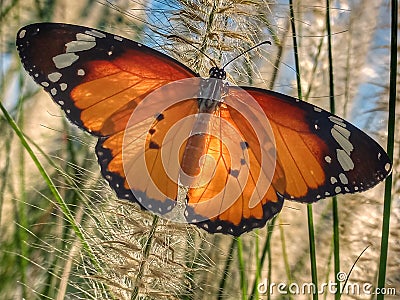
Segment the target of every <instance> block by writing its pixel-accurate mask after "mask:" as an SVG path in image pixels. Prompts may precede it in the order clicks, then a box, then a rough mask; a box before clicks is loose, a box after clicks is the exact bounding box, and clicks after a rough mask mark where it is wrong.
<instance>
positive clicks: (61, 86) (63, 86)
mask: <svg viewBox="0 0 400 300" xmlns="http://www.w3.org/2000/svg"><path fill="white" fill-rule="evenodd" d="M67 87H68V85H67V84H66V83H64V82H63V83H60V89H61V91H62V92H64V91H65V90H66V89H67Z"/></svg>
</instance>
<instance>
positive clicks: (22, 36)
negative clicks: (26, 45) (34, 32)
mask: <svg viewBox="0 0 400 300" xmlns="http://www.w3.org/2000/svg"><path fill="white" fill-rule="evenodd" d="M25 34H26V30H25V29H23V30H21V31H20V32H19V38H20V39H23V38H24V37H25Z"/></svg>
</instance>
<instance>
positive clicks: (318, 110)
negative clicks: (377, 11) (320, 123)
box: [314, 106, 322, 112]
mask: <svg viewBox="0 0 400 300" xmlns="http://www.w3.org/2000/svg"><path fill="white" fill-rule="evenodd" d="M314 111H316V112H321V111H322V109H320V108H319V107H316V106H314Z"/></svg>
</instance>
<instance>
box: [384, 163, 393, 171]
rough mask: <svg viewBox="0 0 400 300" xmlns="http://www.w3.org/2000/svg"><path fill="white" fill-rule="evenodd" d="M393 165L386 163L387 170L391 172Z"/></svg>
mask: <svg viewBox="0 0 400 300" xmlns="http://www.w3.org/2000/svg"><path fill="white" fill-rule="evenodd" d="M391 167H392V166H391V165H390V164H389V163H386V165H385V170H386V172H389V171H390V168H391Z"/></svg>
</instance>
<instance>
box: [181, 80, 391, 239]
mask: <svg viewBox="0 0 400 300" xmlns="http://www.w3.org/2000/svg"><path fill="white" fill-rule="evenodd" d="M243 90H244V91H246V92H247V93H248V94H249V95H251V97H252V98H254V99H255V100H256V101H257V103H258V104H259V105H260V108H261V109H262V112H263V113H265V115H266V118H267V120H268V121H263V124H262V125H263V126H265V127H269V126H270V128H271V130H272V136H273V138H272V137H271V139H270V141H271V142H274V143H275V147H276V148H275V151H276V153H274V154H271V152H268V151H267V152H266V153H267V159H266V160H265V161H264V163H261V156H262V155H261V152H262V148H263V147H264V148H265V147H266V144H268V143H266V142H265V141H262V140H260V136H257V135H256V134H255V132H254V130H253V129H254V128H255V126H258V125H257V124H258V123H260V122H259V121H260V120H261V118H259V117H257V116H256V114H257V112H256V111H254V112H253V115H251V114H247V116H246V117H244V115H243V109H240V110H238V109H236V108H234V107H233V106H232V105H229V104H230V103H235V102H241V103H246V102H249V101H247V100H244V97H245V96H243V95H244V94H243V93H244V92H243ZM224 103H226V104H227V105H225V106H221V108H220V111H219V117H220V118H221V119H224V120H226V122H227V123H229V124H230V125H231V126H232V127H234V128H236V129H237V132H236V136H240V141H241V143H242V144H245V145H246V150H247V152H248V154H247V156H248V157H246V158H244V157H243V158H242V161H243V162H244V163H243V164H242V165H241V166H240V167H239V168H236V169H234V170H233V169H232V164H231V163H230V162H231V157H230V155H229V152H228V151H226V150H225V148H224V145H226V144H227V140H232V139H233V136H234V134H232V133H230V132H228V130H225V129H224V124H223V123H222V122H220V123H219V124H218V126H217V127H218V130H217V131H220V132H224V131H225V132H226V133H225V134H224V136H220V137H221V139H220V140H217V139H216V138H212V137H206V138H205V140H206V141H207V144H206V147H205V150H204V153H206V154H207V155H208V156H209V157H212V158H213V160H214V161H216V162H217V163H216V164H214V165H213V166H212V168H213V170H212V171H213V172H214V173H213V174H214V178H213V179H212V180H210V181H209V182H208V184H207V185H204V186H201V187H197V188H192V189H190V190H189V193H188V202H189V210H188V213H187V215H188V216H189V221H191V220H194V221H198V220H200V221H199V223H198V224H197V225H198V226H200V227H202V228H204V229H205V230H207V231H209V232H222V233H230V234H233V235H236V236H238V235H240V234H242V233H244V232H247V231H250V230H252V229H253V228H257V227H262V226H264V224H265V223H266V221H267V220H268V219H270V218H271V217H272V216H274V215H275V214H276V213H277V212H279V211H280V210H281V208H282V204H283V200H284V199H291V200H295V201H299V202H307V203H311V202H315V201H317V200H319V199H321V198H325V197H329V196H333V195H337V194H341V193H354V192H359V191H363V190H366V189H369V188H371V187H373V186H375V185H376V184H377V183H379V182H380V181H382V180H383V179H384V178H386V176H387V175H388V174H389V173H390V170H391V163H390V160H389V158H388V156H387V154H386V152H385V151H384V150H383V149H382V147H381V146H380V145H379V144H378V143H376V142H375V141H374V140H373V139H372V138H370V137H369V136H368V135H367V134H365V133H364V132H362V131H361V130H359V129H358V128H356V127H355V126H353V125H351V124H350V123H349V122H347V121H345V120H343V119H341V118H339V117H337V116H334V115H332V114H330V113H329V112H327V111H325V110H323V109H321V108H319V107H316V106H314V105H311V104H309V103H306V102H303V101H299V100H298V99H295V98H292V97H289V96H286V95H283V94H279V93H275V92H272V91H267V90H263V89H257V88H250V87H245V88H238V87H229V92H228V93H227V96H226V97H225V98H224ZM225 126H226V125H225ZM236 143H239V142H236ZM267 148H271V147H269V146H267ZM216 149H217V150H216ZM236 156H238V157H241V156H240V154H236ZM274 158H276V162H275V164H274V162H273V159H274ZM269 164H273V166H274V170H273V175H272V178H271V180H270V183H269V184H268V182H267V184H264V185H263V184H260V183H257V180H258V179H259V177H260V176H261V177H262V176H263V174H264V175H265V176H267V177H268V176H271V175H267V174H268V173H269V172H270V171H271V170H270V168H269ZM265 165H267V167H265ZM203 167H204V168H206V167H207V165H206V164H204V165H203ZM212 171H207V172H205V173H212ZM243 172H245V173H246V172H248V173H249V174H250V176H248V177H246V179H245V180H242V181H240V176H241V175H240V174H242V173H243ZM228 180H233V181H234V184H233V185H232V186H231V187H230V188H229V189H228V191H225V192H224V194H222V196H220V197H219V198H218V197H216V195H218V194H221V190H223V186H224V184H225V186H226V182H228ZM264 186H265V187H267V190H266V191H265V188H264ZM263 188H264V191H262V192H258V191H259V190H260V189H263ZM235 189H240V190H241V191H242V192H241V193H240V194H239V195H238V196H234V197H233V198H232V197H231V193H232V191H234V190H235ZM254 191H256V192H255V193H254ZM254 195H256V199H254ZM213 197H214V199H215V198H217V199H219V200H217V201H214V202H210V203H208V200H209V199H210V198H213ZM254 200H256V201H254ZM203 202H204V203H207V204H205V205H203V206H202V205H198V204H199V203H203ZM225 203H229V205H225ZM210 211H212V212H214V215H213V216H210V215H209V214H210ZM215 211H217V212H215Z"/></svg>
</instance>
